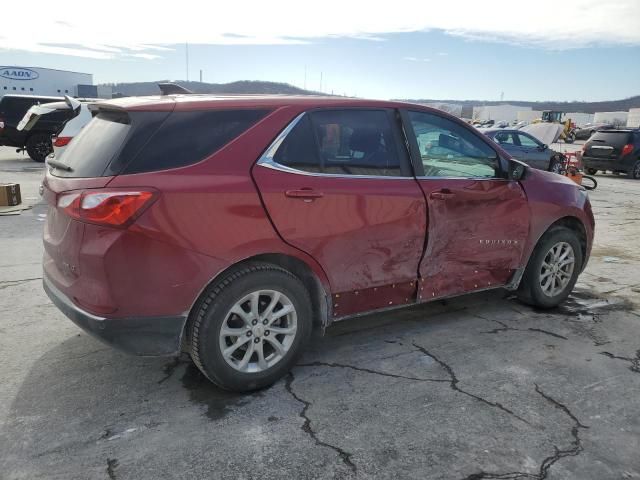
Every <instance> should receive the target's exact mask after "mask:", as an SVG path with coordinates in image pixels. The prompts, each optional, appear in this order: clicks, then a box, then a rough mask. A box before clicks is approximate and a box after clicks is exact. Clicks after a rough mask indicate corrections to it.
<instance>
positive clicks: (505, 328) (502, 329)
mask: <svg viewBox="0 0 640 480" xmlns="http://www.w3.org/2000/svg"><path fill="white" fill-rule="evenodd" d="M474 316H475V317H478V318H481V319H482V320H486V321H487V322H494V323H497V324H498V325H501V327H499V328H494V329H493V330H487V331H485V332H480V333H493V334H495V333H500V332H507V331H509V330H513V331H515V332H525V333H526V332H536V333H543V334H545V335H549V336H551V337H555V338H560V339H562V340H569V339H568V338H567V337H565V336H564V335H560V334H559V333H554V332H550V331H549V330H543V329H542V328H533V327H529V328H527V329H524V328H516V327H511V326H509V325H507V324H506V323H504V322H501V321H500V320H494V319H492V318H486V317H483V316H481V315H477V314H475V315H474Z"/></svg>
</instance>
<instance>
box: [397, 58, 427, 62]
mask: <svg viewBox="0 0 640 480" xmlns="http://www.w3.org/2000/svg"><path fill="white" fill-rule="evenodd" d="M402 59H403V60H407V61H408V62H430V61H431V59H430V58H418V57H403V58H402Z"/></svg>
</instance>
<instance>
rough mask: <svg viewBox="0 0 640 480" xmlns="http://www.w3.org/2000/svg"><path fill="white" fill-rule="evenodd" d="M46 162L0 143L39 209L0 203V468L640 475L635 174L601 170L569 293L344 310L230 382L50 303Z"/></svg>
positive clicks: (2, 174) (89, 475)
mask: <svg viewBox="0 0 640 480" xmlns="http://www.w3.org/2000/svg"><path fill="white" fill-rule="evenodd" d="M41 177H42V166H41V165H38V164H35V163H34V162H32V161H31V160H29V159H28V158H27V157H26V156H24V157H23V156H21V155H19V154H15V153H14V152H12V151H11V150H8V149H5V150H0V182H19V183H20V184H21V186H22V192H23V197H24V199H25V203H27V204H29V205H32V206H33V207H32V208H31V209H29V210H26V211H23V212H22V213H21V214H20V215H15V216H0V358H1V359H2V361H1V362H0V386H1V387H0V478H2V479H25V480H26V479H28V480H34V479H61V480H62V479H64V480H70V479H107V480H115V479H117V480H124V479H135V480H144V479H160V478H179V479H204V478H207V479H262V480H266V479H283V478H294V479H315V478H345V479H346V478H375V479H386V478H389V479H391V478H394V479H396V478H415V479H460V480H462V479H467V480H472V479H473V480H479V479H489V478H492V479H545V478H548V479H575V480H585V479H594V480H603V479H626V478H629V479H632V478H640V415H639V410H640V408H639V407H640V398H639V397H640V310H639V307H638V306H639V305H640V275H639V274H638V271H639V270H640V248H639V247H640V228H639V225H640V196H639V195H638V192H639V191H640V181H633V180H630V179H627V178H625V177H624V176H614V175H598V176H597V177H596V178H597V179H598V182H599V187H598V189H597V190H595V191H594V192H591V193H590V197H591V199H592V203H593V207H594V212H595V215H596V240H595V246H594V249H593V256H592V259H591V261H590V263H589V265H588V267H587V270H586V271H585V272H584V273H583V275H582V276H581V277H580V280H579V283H578V284H577V286H576V289H575V292H574V294H573V295H572V296H571V297H570V298H569V300H568V301H567V302H566V303H565V304H564V305H562V306H561V307H559V308H557V309H554V310H551V311H539V310H535V309H532V308H531V307H528V306H526V305H523V304H521V303H519V302H518V301H517V300H516V299H514V298H513V296H511V295H510V294H509V293H508V292H505V291H493V292H487V293H480V294H473V295H468V296H465V297H460V298H457V299H453V300H448V301H443V302H436V303H433V304H427V305H423V306H419V307H413V308H409V309H405V310H398V311H395V312H393V313H384V314H377V315H371V316H368V317H363V318H359V319H357V320H352V321H347V322H342V323H339V324H336V325H335V326H333V327H331V328H330V329H329V330H328V331H327V335H326V336H325V337H322V338H316V339H315V341H314V342H313V345H312V346H311V348H310V349H309V351H308V352H306V353H305V355H304V356H303V358H302V359H301V361H300V363H299V365H298V366H296V367H295V368H294V370H293V372H292V373H291V374H290V375H289V376H288V377H286V378H285V379H283V380H281V381H279V382H277V383H276V384H275V385H273V386H272V387H270V388H268V389H265V390H262V391H260V392H256V393H253V394H250V395H238V394H231V393H227V392H223V391H221V390H219V389H217V388H216V387H214V386H213V385H211V384H209V383H208V382H207V381H206V380H205V379H204V378H203V376H202V375H201V374H200V373H199V372H198V370H197V369H196V368H195V367H194V365H193V364H192V363H191V362H190V360H189V359H188V358H186V357H181V358H178V359H170V358H169V359H167V358H155V359H154V358H136V357H130V356H126V355H124V354H121V353H118V352H116V351H114V350H112V349H111V348H108V347H106V346H104V345H102V344H101V343H99V342H98V341H96V340H94V339H93V338H91V337H89V336H88V335H87V334H85V333H84V332H82V331H81V330H79V329H78V328H77V327H75V326H74V325H73V324H72V323H71V322H70V321H69V320H67V319H66V318H65V317H64V316H63V315H62V314H61V313H60V312H59V311H58V310H57V309H56V308H55V307H54V306H53V305H52V304H51V302H50V301H49V300H48V298H47V297H46V295H45V294H44V292H43V290H42V286H41V277H42V273H41V265H40V261H41V256H42V244H41V239H40V237H41V232H42V226H43V222H44V220H45V217H46V207H45V206H44V205H42V204H40V199H39V197H38V193H37V190H38V185H39V183H40V180H41Z"/></svg>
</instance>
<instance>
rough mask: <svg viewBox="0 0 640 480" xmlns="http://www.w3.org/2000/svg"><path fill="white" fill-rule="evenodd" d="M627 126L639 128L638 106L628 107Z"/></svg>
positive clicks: (639, 109) (639, 113)
mask: <svg viewBox="0 0 640 480" xmlns="http://www.w3.org/2000/svg"><path fill="white" fill-rule="evenodd" d="M627 127H629V128H640V108H630V109H629V115H628V116H627Z"/></svg>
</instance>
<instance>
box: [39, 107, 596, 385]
mask: <svg viewBox="0 0 640 480" xmlns="http://www.w3.org/2000/svg"><path fill="white" fill-rule="evenodd" d="M92 108H93V109H95V113H96V115H95V117H94V118H93V119H92V120H91V121H90V122H89V124H88V125H87V126H86V127H84V128H83V129H82V131H81V132H80V134H79V135H78V136H77V137H76V138H75V139H74V141H73V142H71V143H70V144H69V146H68V148H67V150H66V152H65V154H64V156H63V157H62V158H60V159H54V160H50V161H49V169H48V171H47V172H46V176H45V179H44V182H43V197H44V199H45V200H46V202H47V203H48V205H49V212H48V215H47V221H46V224H45V229H44V246H45V253H44V257H43V263H44V277H43V283H44V288H45V290H46V292H47V294H48V295H49V297H50V298H51V299H52V301H53V302H54V303H55V305H57V306H58V308H59V309H60V310H62V311H63V312H64V313H65V314H66V315H67V316H68V317H69V318H70V319H71V320H72V321H73V322H75V323H76V324H77V325H79V326H80V327H81V328H83V329H85V330H87V331H88V332H90V333H92V334H93V335H95V336H96V337H98V338H100V339H102V340H103V341H105V342H106V343H108V344H111V345H113V346H115V347H119V348H120V349H122V350H124V351H126V352H129V353H134V354H138V355H176V354H177V353H179V352H180V351H181V350H182V351H186V352H188V353H189V354H190V355H191V358H192V359H193V361H194V362H195V364H196V365H197V366H198V367H199V368H200V369H201V370H202V372H203V373H204V374H205V375H206V376H207V377H208V378H209V379H210V380H211V381H213V382H214V383H216V384H218V385H219V386H221V387H223V388H226V389H231V390H237V391H247V390H252V389H257V388H261V387H264V386H266V385H269V384H271V383H273V382H274V381H276V380H277V379H279V378H280V377H282V376H283V375H284V374H285V373H286V372H287V371H288V370H289V369H290V368H291V367H292V366H293V365H294V364H295V361H296V358H297V357H298V356H299V355H300V354H301V353H302V352H303V351H304V349H305V345H306V344H307V342H308V341H309V339H310V335H311V331H312V328H314V327H317V328H321V327H326V326H327V325H329V324H330V323H331V322H334V321H337V320H342V319H346V318H349V317H353V316H357V315H361V314H363V313H366V312H372V311H376V310H385V309H390V308H397V307H403V306H408V305H414V304H416V303H422V302H427V301H432V300H437V299H442V298H447V297H451V296H455V295H460V294H464V293H469V292H477V291H481V290H485V289H491V288H502V287H504V288H508V289H511V290H515V291H516V292H517V295H518V296H519V298H521V299H522V300H523V301H525V302H528V303H530V304H532V305H537V306H539V307H542V308H549V307H553V306H556V305H558V304H559V303H560V302H562V301H563V300H564V299H566V297H567V296H568V295H569V293H570V292H571V290H572V288H573V286H574V284H575V282H576V280H577V277H578V275H579V273H580V272H581V271H582V270H583V269H584V267H585V265H586V263H587V260H588V258H589V253H590V250H591V245H592V239H593V228H594V219H593V215H592V212H591V206H590V203H589V199H588V197H587V194H586V192H585V190H584V189H582V188H581V187H579V186H578V185H576V184H575V183H573V182H571V181H570V180H568V179H567V178H565V177H563V176H560V175H554V174H550V173H548V172H543V171H539V170H535V169H530V168H527V167H526V165H524V164H523V163H521V162H518V161H516V160H513V159H512V158H511V157H510V156H509V154H508V153H507V152H505V151H504V150H502V149H501V148H500V147H498V146H497V145H496V144H495V143H493V142H491V141H490V140H489V139H488V138H487V137H486V136H484V135H482V134H480V133H479V132H477V131H476V130H475V129H474V128H472V127H470V126H469V125H467V124H465V123H464V122H462V121H460V120H459V119H457V118H455V117H453V116H451V115H448V114H446V113H444V112H441V111H438V110H435V109H431V108H428V107H425V106H420V105H411V104H407V103H396V102H384V101H370V100H361V99H349V98H335V97H330V98H322V97H307V98H301V97H287V96H257V97H256V96H246V97H231V96H230V97H214V96H206V95H205V96H202V95H177V96H173V95H171V96H163V97H147V98H123V99H117V100H111V101H105V102H102V103H97V104H94V105H93V106H92Z"/></svg>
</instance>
